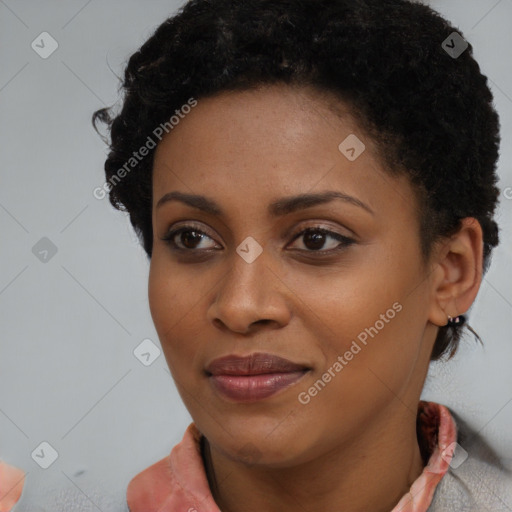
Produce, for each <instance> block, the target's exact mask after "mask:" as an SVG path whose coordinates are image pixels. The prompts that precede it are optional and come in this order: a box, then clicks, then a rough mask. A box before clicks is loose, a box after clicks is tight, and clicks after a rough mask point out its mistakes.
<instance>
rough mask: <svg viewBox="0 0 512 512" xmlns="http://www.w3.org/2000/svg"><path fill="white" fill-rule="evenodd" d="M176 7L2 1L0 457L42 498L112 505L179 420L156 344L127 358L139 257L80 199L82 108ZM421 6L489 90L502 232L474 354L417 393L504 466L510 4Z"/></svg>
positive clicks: (114, 221)
mask: <svg viewBox="0 0 512 512" xmlns="http://www.w3.org/2000/svg"><path fill="white" fill-rule="evenodd" d="M179 5H181V2H175V1H170V0H166V1H164V0H153V1H146V2H143V1H141V0H138V1H135V0H124V1H122V2H121V1H114V0H108V1H107V0H103V1H99V0H91V1H86V0H68V1H66V2H58V1H55V0H54V1H49V0H46V1H34V0H0V119H1V122H0V148H1V153H0V173H1V187H0V225H1V234H2V236H1V244H0V254H1V267H0V269H1V272H0V315H1V337H0V456H1V457H2V458H3V459H4V460H6V461H7V462H9V463H11V464H14V465H16V466H18V467H21V468H23V469H24V470H25V471H26V472H27V473H28V476H27V480H26V487H29V488H30V489H31V490H28V491H27V495H30V497H31V499H33V500H34V501H33V502H32V503H36V502H37V503H38V507H39V508H38V510H52V512H55V511H56V510H61V509H62V510H68V511H69V510H75V509H76V510H81V511H89V510H91V511H92V510H103V511H104V512H106V511H107V510H112V511H114V510H123V509H124V499H125V489H126V485H127V483H128V482H129V480H130V479H131V478H132V477H133V476H134V475H135V474H136V473H137V472H139V471H140V470H142V469H144V468H145V467H147V466H148V465H150V464H152V463H153V462H156V461H157V460H159V459H160V458H162V457H164V456H165V455H167V453H168V452H169V451H170V450H171V448H172V446H173V445H175V444H176V443H177V442H178V441H179V440H180V439H181V437H182V435H183V432H184V430H185V428H186V426H187V425H188V424H189V423H190V421H191V418H190V416H189V415H188V412H187V411H186V409H185V407H184V406H183V405H182V403H181V400H180V398H179V395H178V394H177V391H176V389H175V387H174V384H173V381H172V379H171V377H170V375H169V372H168V370H167V366H166V363H165V360H164V357H163V354H162V355H161V356H160V357H159V358H158V359H156V361H155V362H154V363H153V364H151V365H150V366H147V367H146V366H144V365H143V364H141V362H139V360H137V359H136V358H135V357H134V355H133V350H134V349H135V347H136V346H137V345H139V343H141V341H142V340H143V339H146V338H149V339H151V340H153V341H154V342H155V343H156V344H158V339H157V335H156V332H155V330H154V327H153V324H152V321H151V317H150V314H149V309H148V305H147V276H148V263H147V260H146V257H145V254H144V252H143V250H142V248H140V247H139V246H138V245H137V241H136V237H135V234H134V233H133V232H132V230H131V227H130V225H129V223H128V219H127V217H126V216H125V215H124V214H122V213H120V212H117V211H115V210H114V209H113V208H112V207H111V206H110V204H109V202H108V200H107V199H104V200H97V199H95V198H94V197H93V194H92V191H93V189H94V188H95V187H98V186H101V185H102V184H103V183H104V176H103V163H104V158H105V155H106V148H105V146H104V144H103V143H102V141H101V140H100V139H99V138H98V136H97V135H96V134H95V132H93V130H92V128H91V124H90V118H91V114H92V113H93V111H94V110H95V109H97V108H100V107H102V106H107V105H111V104H113V103H115V102H116V101H117V100H118V93H117V88H118V80H117V78H116V76H115V74H117V75H121V74H122V70H123V63H124V61H125V59H126V58H127V57H128V56H129V55H131V53H133V52H134V51H135V50H136V49H137V48H138V47H139V46H140V45H141V44H142V43H143V42H144V41H145V40H146V39H147V38H148V37H149V36H150V35H151V33H152V31H153V30H154V29H155V28H156V26H158V25H159V24H160V23H161V22H162V21H164V19H165V18H166V17H168V16H169V15H171V14H173V13H174V12H175V10H176V9H177V7H179ZM430 5H432V7H434V8H435V9H437V10H439V11H440V12H441V13H442V14H444V15H445V16H446V17H447V18H448V19H449V20H450V21H452V22H453V24H454V25H455V26H456V27H458V28H459V29H460V30H461V31H462V32H463V34H464V36H465V37H466V39H468V40H469V41H470V42H471V43H472V44H473V46H474V49H475V55H476V58H477V60H478V62H479V63H480V65H481V68H482V69H483V72H484V74H486V75H487V76H488V78H489V80H490V84H491V87H492V91H493V93H494V97H495V105H496V107H497V110H498V112H499V114H500V118H501V125H502V145H501V157H500V162H499V174H500V176H501V181H500V187H501V190H502V195H501V206H500V210H499V213H498V221H499V223H500V225H501V228H502V233H501V238H502V243H501V245H500V247H499V248H498V249H497V250H496V251H495V255H494V258H493V263H492V266H491V269H490V271H489V273H488V274H487V275H486V276H485V279H484V282H483V285H482V288H481V290H480V293H479V296H478V299H477V301H476V303H475V305H474V307H473V309H472V312H471V318H470V322H471V324H472V326H473V327H474V328H475V329H476V330H477V332H478V333H479V334H480V336H481V337H482V339H483V340H484V343H485V348H481V347H480V346H479V345H477V343H476V342H474V341H473V340H472V339H471V338H469V337H468V339H467V340H466V342H464V343H463V345H462V347H461V349H460V351H459V353H458V355H457V356H456V357H455V359H454V360H452V361H451V362H449V363H436V364H433V365H432V367H431V372H430V375H429V378H428V380H427V384H426V388H425V391H424V394H423V398H425V399H429V400H435V401H438V402H441V403H444V404H446V405H448V406H451V407H453V408H454V409H455V410H456V411H457V412H458V413H459V414H460V415H462V416H463V417H464V418H465V419H466V420H468V421H469V423H470V424H471V425H472V426H473V427H474V428H476V429H477V430H479V431H481V432H482V433H483V434H484V435H485V436H486V438H487V439H488V441H489V443H490V444H491V445H492V446H493V447H494V448H495V449H496V450H498V451H499V452H500V453H501V454H502V455H503V457H504V460H505V461H506V462H508V463H509V464H510V461H511V458H512V433H511V428H510V427H511V425H512V372H511V370H510V368H511V360H512V340H511V332H512V322H511V318H512V292H511V290H512V272H511V270H510V269H511V263H512V250H511V246H512V244H511V243H510V240H511V237H512V233H511V231H512V226H511V218H512V215H511V210H512V173H511V165H510V163H511V161H512V70H511V64H510V62H511V60H512V59H511V56H512V31H511V30H510V24H511V22H512V0H500V1H497V0H471V1H468V0H457V1H455V0H446V1H439V0H435V1H431V2H430ZM44 31H46V32H49V33H50V34H51V35H52V36H53V38H55V40H56V41H57V42H58V45H59V47H58V49H57V50H56V51H55V52H54V53H53V54H52V55H51V56H50V57H49V58H47V59H42V58H41V57H40V56H39V55H38V54H37V53H36V52H35V51H34V50H33V49H32V48H31V43H32V41H33V40H34V39H36V37H37V36H39V34H41V32H44ZM440 43H441V41H440ZM507 187H508V188H507ZM42 237H48V238H49V239H50V240H51V241H52V242H53V244H55V246H56V247H57V253H56V254H55V255H54V256H53V257H52V258H51V259H49V261H47V262H46V263H44V262H42V261H40V260H39V259H38V258H36V256H35V255H34V254H33V252H32V247H33V246H34V245H35V244H36V243H37V242H38V241H39V240H40V239H41V238H42ZM42 441H47V442H49V443H50V444H51V445H52V446H53V447H54V448H55V449H56V450H57V452H58V454H59V457H58V459H57V460H56V461H55V462H54V463H53V464H52V465H51V466H50V468H48V469H46V470H44V469H41V468H40V467H39V466H38V465H37V464H36V463H35V462H34V460H33V459H32V457H31V453H32V451H33V450H34V449H35V448H36V447H38V445H39V444H40V443H41V442H42ZM38 485H39V486H41V488H38ZM30 493H31V494H30ZM38 493H39V494H38ZM27 499H28V498H27ZM66 500H69V503H68V504H67V505H63V503H64V502H65V501H66ZM25 501H26V500H25ZM56 503H60V504H56ZM72 503H73V504H72ZM511 506H512V504H511ZM29 508H30V507H29ZM23 510H24V509H23ZM27 510H28V509H27ZM30 510H36V508H34V506H33V507H31V508H30Z"/></svg>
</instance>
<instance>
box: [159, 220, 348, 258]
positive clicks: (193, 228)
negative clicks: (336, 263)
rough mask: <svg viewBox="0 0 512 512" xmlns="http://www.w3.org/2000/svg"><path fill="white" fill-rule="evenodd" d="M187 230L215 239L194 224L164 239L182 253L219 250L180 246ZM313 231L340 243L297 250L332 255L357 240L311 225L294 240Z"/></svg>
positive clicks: (293, 240)
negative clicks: (182, 235) (178, 238)
mask: <svg viewBox="0 0 512 512" xmlns="http://www.w3.org/2000/svg"><path fill="white" fill-rule="evenodd" d="M187 231H194V232H195V233H198V234H199V235H204V236H206V237H208V238H210V239H212V240H213V238H212V237H211V236H209V235H208V234H207V233H205V232H204V231H203V230H201V229H199V228H198V227H196V226H194V225H186V226H181V227H179V228H177V229H174V230H171V231H169V232H168V233H167V234H166V235H165V236H164V237H162V240H163V241H164V242H165V243H166V244H167V245H169V247H170V248H171V250H173V251H176V252H181V253H189V254H192V253H194V252H196V253H197V252H201V251H203V252H211V251H217V250H218V249H184V248H183V247H178V245H177V244H176V242H175V241H174V238H176V236H177V235H179V234H181V233H185V232H187ZM309 232H313V233H321V234H323V235H328V236H329V237H331V238H334V239H335V240H338V241H339V242H340V245H339V246H337V247H335V248H334V249H328V250H318V251H315V250H307V249H295V250H296V251H299V252H303V253H309V254H316V255H319V256H320V257H321V256H330V255H333V254H336V253H339V252H341V251H343V250H344V249H346V248H347V247H349V246H350V245H352V244H354V243H355V240H354V239H353V238H349V237H347V236H344V235H341V234H340V233H336V232H335V231H331V230H329V229H325V228H321V227H315V226H311V227H308V228H305V229H303V230H302V231H300V232H299V233H297V234H296V235H294V236H293V239H292V242H295V240H297V239H298V238H300V237H301V236H304V235H305V234H306V233H309Z"/></svg>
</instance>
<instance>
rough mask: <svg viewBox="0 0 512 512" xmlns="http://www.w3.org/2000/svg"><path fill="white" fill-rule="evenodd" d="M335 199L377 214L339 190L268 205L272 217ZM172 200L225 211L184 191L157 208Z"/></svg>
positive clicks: (213, 211)
mask: <svg viewBox="0 0 512 512" xmlns="http://www.w3.org/2000/svg"><path fill="white" fill-rule="evenodd" d="M335 199H338V200H341V201H344V202H346V203H349V204H352V205H354V206H358V207H360V208H362V209H364V210H366V211H367V212H369V213H371V214H372V215H375V212H374V211H373V210H372V209H371V208H370V207H369V206H367V205H366V204H365V203H363V202H362V201H360V200H359V199H357V198H355V197H352V196H350V195H347V194H344V193H343V192H338V191H326V192H319V193H314V194H313V193H312V194H300V195H297V196H290V197H282V198H280V199H278V200H277V201H274V202H273V203H271V204H270V205H269V206H268V213H269V215H271V216H272V217H278V216H282V215H287V214H290V213H293V212H296V211H298V210H304V209H306V208H311V207H313V206H317V205H319V204H325V203H329V202H331V201H334V200H335ZM171 201H179V202H182V203H184V204H186V205H188V206H192V207H193V208H197V209H198V210H201V211H203V212H205V213H209V214H211V215H217V216H222V215H224V212H223V210H222V208H221V207H220V206H219V205H218V204H217V203H216V202H215V201H214V200H213V199H210V198H208V197H205V196H201V195H198V194H186V193H184V192H177V191H174V192H168V193H167V194H165V195H163V196H162V197H161V198H160V199H159V200H158V203H157V204H156V208H160V207H161V206H162V205H164V204H165V203H168V202H171Z"/></svg>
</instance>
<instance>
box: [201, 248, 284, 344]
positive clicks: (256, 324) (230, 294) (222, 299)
mask: <svg viewBox="0 0 512 512" xmlns="http://www.w3.org/2000/svg"><path fill="white" fill-rule="evenodd" d="M228 264H229V265H230V266H229V270H228V271H227V272H226V274H225V276H224V277H223V278H221V280H220V282H219V284H218V289H217V293H216V294H215V295H214V299H213V301H212V303H211V305H210V307H209V308H208V312H207V316H208V320H209V321H210V322H212V323H213V324H214V325H215V326H216V327H218V328H219V329H223V330H229V331H232V332H236V333H240V334H249V333H251V332H252V331H255V330H257V329H259V328H262V327H263V326H269V327H268V328H271V329H277V328H280V327H283V326H285V325H286V324H287V323H288V322H289V321H290V318H291V311H290V309H291V308H290V305H291V300H290V297H289V296H290V292H289V290H288V289H287V287H286V286H285V284H284V283H283V281H282V280H281V279H280V278H279V276H278V274H277V273H276V271H275V270H273V269H272V268H271V267H270V266H269V261H268V258H267V256H266V254H265V251H264V252H263V253H262V254H261V255H260V256H259V257H258V258H257V259H256V260H255V261H253V262H252V263H247V262H246V261H245V260H244V259H243V258H241V257H240V256H239V255H238V254H237V253H234V255H233V261H232V262H231V261H230V262H229V263H228Z"/></svg>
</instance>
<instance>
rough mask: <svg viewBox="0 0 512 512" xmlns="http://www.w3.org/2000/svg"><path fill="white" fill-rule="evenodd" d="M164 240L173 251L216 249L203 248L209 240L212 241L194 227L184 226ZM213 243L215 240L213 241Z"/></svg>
mask: <svg viewBox="0 0 512 512" xmlns="http://www.w3.org/2000/svg"><path fill="white" fill-rule="evenodd" d="M162 240H164V241H165V242H166V243H168V244H169V245H170V246H171V247H172V248H173V249H176V250H183V251H194V250H205V249H214V248H215V243H214V246H213V247H208V246H206V247H204V244H203V246H202V247H201V246H200V245H201V244H202V243H203V242H204V241H207V240H212V238H210V237H209V236H208V235H207V234H206V233H204V232H203V231H200V230H198V229H197V228H195V227H193V226H183V227H181V228H178V229H175V230H172V231H170V232H169V233H167V235H165V236H164V237H163V238H162ZM212 241H213V240H212Z"/></svg>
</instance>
